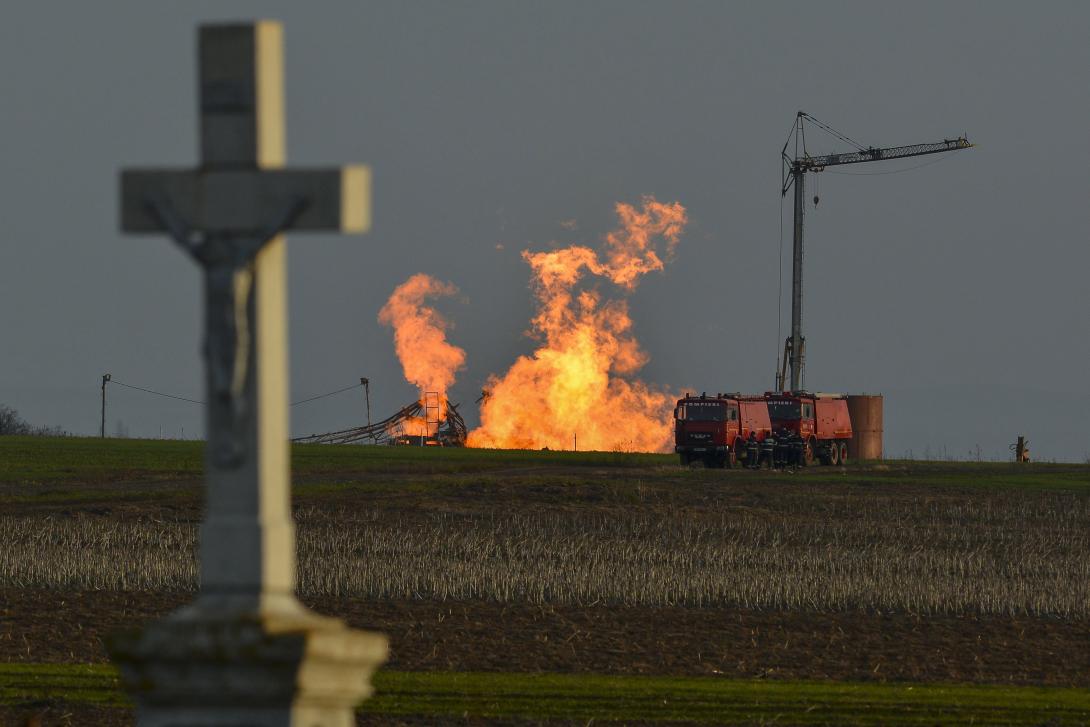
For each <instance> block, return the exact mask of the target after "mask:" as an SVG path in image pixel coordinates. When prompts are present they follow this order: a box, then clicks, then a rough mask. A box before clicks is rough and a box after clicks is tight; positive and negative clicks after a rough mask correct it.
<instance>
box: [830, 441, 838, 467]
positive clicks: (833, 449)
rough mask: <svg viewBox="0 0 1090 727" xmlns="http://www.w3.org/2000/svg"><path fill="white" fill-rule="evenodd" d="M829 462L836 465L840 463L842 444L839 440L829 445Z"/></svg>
mask: <svg viewBox="0 0 1090 727" xmlns="http://www.w3.org/2000/svg"><path fill="white" fill-rule="evenodd" d="M829 464H831V465H833V466H834V467H835V466H836V465H838V464H840V444H839V443H838V442H832V443H831V444H830V445H829Z"/></svg>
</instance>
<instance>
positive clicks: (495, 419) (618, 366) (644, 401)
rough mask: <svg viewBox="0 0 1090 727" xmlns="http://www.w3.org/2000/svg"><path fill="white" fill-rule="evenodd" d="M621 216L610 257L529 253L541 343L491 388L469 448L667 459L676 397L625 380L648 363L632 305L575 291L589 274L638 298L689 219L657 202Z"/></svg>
mask: <svg viewBox="0 0 1090 727" xmlns="http://www.w3.org/2000/svg"><path fill="white" fill-rule="evenodd" d="M616 211H617V217H618V218H619V221H620V226H619V227H618V229H616V230H614V231H612V232H610V233H609V234H607V235H606V237H605V249H604V251H603V254H602V255H599V254H598V253H596V252H595V251H593V250H591V249H590V248H588V247H584V246H581V245H574V246H572V247H567V248H563V249H559V250H553V251H550V252H537V253H531V252H530V251H528V250H527V251H524V252H523V253H522V257H523V259H524V260H526V262H528V263H529V264H530V269H531V271H532V274H533V289H534V293H535V295H536V296H537V299H538V311H537V314H536V315H535V316H534V318H533V321H532V324H533V332H534V334H535V335H536V336H537V337H539V338H540V339H541V340H542V343H541V345H540V346H539V347H538V349H537V350H536V351H534V353H533V354H532V355H529V356H520V357H519V358H518V360H516V361H515V363H514V364H513V365H512V366H511V368H510V369H508V371H507V373H505V374H504V375H503V376H502V377H499V376H492V377H491V378H490V379H489V382H488V389H489V396H488V397H487V398H485V400H484V401H483V402H482V404H481V426H480V427H478V428H477V429H475V430H473V431H472V432H470V434H469V440H468V442H467V444H468V445H469V446H471V447H506V448H525V449H531V448H533V449H537V448H541V447H549V448H552V449H569V448H572V447H574V446H575V440H576V438H577V439H578V447H579V448H580V449H597V450H635V451H661V450H666V449H668V447H669V445H670V442H671V440H672V422H671V410H672V407H673V401H674V397H672V396H671V395H670V394H669V393H667V392H664V391H658V390H655V389H652V388H651V387H649V386H647V385H646V384H644V383H643V382H641V381H639V380H630V379H627V378H622V377H624V376H631V375H632V374H634V373H635V372H636V371H638V370H639V369H640V368H641V367H642V366H643V365H644V364H645V363H647V361H648V357H647V354H646V353H644V352H643V350H642V349H641V348H640V346H639V343H638V342H637V341H636V339H635V337H634V336H633V335H632V330H631V329H632V319H631V318H630V317H629V315H628V304H627V302H626V301H625V300H624V299H623V298H622V299H619V300H605V301H603V299H602V296H601V294H600V293H599V291H597V290H595V289H590V290H583V291H576V290H575V286H576V284H577V283H578V282H579V281H580V280H581V279H582V278H583V275H584V274H585V273H587V272H589V273H590V274H592V275H596V276H598V277H602V278H605V279H607V280H609V281H611V282H613V283H614V284H616V285H617V286H618V287H619V288H620V289H621V290H622V292H624V293H626V294H627V293H630V292H631V291H633V290H634V289H635V288H636V286H637V285H638V283H639V280H640V278H641V277H642V276H643V275H645V274H647V273H649V272H651V271H654V270H662V269H663V267H664V265H665V263H664V259H669V257H670V256H671V254H672V253H673V251H674V248H675V247H676V246H677V243H678V240H679V238H680V236H681V233H682V231H683V230H684V229H685V225H686V224H687V222H688V219H687V216H686V213H685V208H684V207H682V206H681V205H680V204H679V203H677V202H674V203H672V204H663V203H661V202H658V201H656V200H655V199H653V198H651V197H645V198H644V199H643V200H642V204H641V206H640V207H639V208H636V207H634V206H632V205H629V204H625V203H618V204H617V206H616ZM660 240H661V244H662V246H663V247H664V250H663V251H662V252H661V253H660V251H659V250H658V249H657V243H658V242H659V241H660Z"/></svg>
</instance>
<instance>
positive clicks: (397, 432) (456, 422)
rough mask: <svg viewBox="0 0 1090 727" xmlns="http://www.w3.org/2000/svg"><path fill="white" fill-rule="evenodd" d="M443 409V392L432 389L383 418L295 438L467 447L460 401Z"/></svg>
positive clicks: (321, 441)
mask: <svg viewBox="0 0 1090 727" xmlns="http://www.w3.org/2000/svg"><path fill="white" fill-rule="evenodd" d="M368 409H370V406H368ZM442 409H443V407H442V405H441V403H440V398H439V394H438V393H437V392H434V391H429V392H426V393H425V394H424V397H423V398H422V399H419V400H417V401H414V402H412V403H411V404H407V405H406V406H403V407H401V408H400V409H398V410H397V412H396V413H394V414H393V415H392V416H389V417H387V418H385V419H383V420H382V421H380V422H375V423H374V424H371V423H368V424H366V425H364V426H361V427H352V428H351V429H341V430H339V431H336V432H326V433H325V434H310V435H308V436H305V437H295V438H293V439H292V440H291V441H293V442H300V443H310V444H389V445H401V446H417V447H464V446H465V443H466V432H467V430H466V423H465V421H464V420H463V419H462V415H461V414H459V413H458V405H457V404H454V403H452V402H447V405H446V413H445V415H444V414H443V411H442Z"/></svg>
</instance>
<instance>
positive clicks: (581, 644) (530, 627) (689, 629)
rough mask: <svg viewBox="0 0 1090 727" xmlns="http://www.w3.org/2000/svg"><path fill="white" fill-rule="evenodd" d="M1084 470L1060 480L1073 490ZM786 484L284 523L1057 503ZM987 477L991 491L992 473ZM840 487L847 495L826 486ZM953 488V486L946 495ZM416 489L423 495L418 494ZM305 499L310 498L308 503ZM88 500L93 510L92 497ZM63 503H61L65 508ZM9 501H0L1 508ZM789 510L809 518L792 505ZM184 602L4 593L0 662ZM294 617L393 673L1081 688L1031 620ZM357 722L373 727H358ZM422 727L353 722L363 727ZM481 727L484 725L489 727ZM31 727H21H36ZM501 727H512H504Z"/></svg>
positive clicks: (735, 483) (513, 497)
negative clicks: (335, 635)
mask: <svg viewBox="0 0 1090 727" xmlns="http://www.w3.org/2000/svg"><path fill="white" fill-rule="evenodd" d="M1087 472H1088V471H1087V470H1086V468H1079V469H1078V471H1075V472H1074V473H1073V474H1070V473H1066V471H1065V472H1059V471H1058V470H1057V472H1055V473H1053V472H1049V473H1048V476H1049V477H1054V476H1057V475H1064V476H1071V477H1075V478H1077V479H1078V480H1079V481H1080V482H1081V481H1082V480H1083V479H1086V478H1087V474H1086V473H1087ZM814 474H818V475H820V477H814V476H813V475H811V474H807V475H800V476H798V477H794V476H789V475H786V474H783V475H780V474H775V475H773V474H769V475H764V474H762V475H759V476H758V475H756V474H753V473H748V472H728V473H717V472H708V473H706V474H704V473H688V472H680V471H678V470H669V469H665V470H663V469H652V470H646V471H643V470H632V469H628V470H624V471H620V470H615V469H612V468H609V467H603V468H589V469H588V468H571V469H570V470H569V469H567V468H563V467H556V466H551V467H542V468H519V469H509V470H494V471H489V472H458V473H436V474H430V475H426V476H425V477H423V478H421V477H420V476H413V475H405V474H400V473H396V474H391V473H385V474H384V473H374V474H362V473H358V472H348V471H346V472H344V473H328V472H327V473H323V475H322V476H320V477H319V476H315V477H313V478H307V477H299V478H297V479H296V482H297V483H301V484H302V485H303V487H302V489H301V490H300V491H299V492H297V493H296V497H295V504H296V506H297V507H306V508H315V509H319V510H328V511H329V512H330V513H331V514H332V513H336V512H337V511H344V510H348V511H353V510H356V509H358V508H367V509H369V510H371V511H374V512H377V513H380V515H379V516H381V517H398V518H406V519H411V518H426V517H431V516H432V515H434V514H436V513H467V512H471V513H472V512H477V511H484V510H495V509H497V508H502V509H506V510H509V511H512V512H515V511H520V510H522V511H539V510H540V509H551V510H557V511H563V510H571V511H576V510H578V511H580V512H583V511H587V510H598V511H603V512H609V511H614V510H617V509H629V508H635V509H638V510H640V511H644V512H654V511H655V510H656V508H670V509H672V510H673V511H678V510H680V511H686V510H688V511H692V512H698V511H699V512H707V511H711V510H722V511H727V510H732V509H746V510H747V511H751V512H757V513H766V512H768V513H771V512H784V511H789V512H795V511H796V510H798V509H799V508H802V510H803V511H802V512H801V514H800V515H801V516H802V517H811V518H814V519H816V520H825V519H826V518H830V517H843V516H844V515H843V513H844V512H846V510H845V507H844V504H845V503H850V502H853V501H857V500H859V499H860V498H864V499H866V500H873V499H875V498H885V499H888V500H889V501H891V502H902V503H904V502H907V503H911V504H912V505H913V506H918V507H920V508H921V510H924V509H926V508H927V507H933V506H934V503H935V502H936V501H939V500H941V501H943V502H949V503H953V504H954V505H958V504H960V503H970V502H979V501H980V500H981V499H982V498H987V499H989V500H990V501H991V502H992V503H994V505H995V506H996V507H1008V506H1017V507H1021V506H1022V505H1023V504H1024V503H1026V502H1030V501H1034V502H1036V501H1037V500H1038V499H1041V498H1044V499H1047V500H1048V501H1049V503H1051V504H1050V507H1053V508H1057V507H1061V506H1063V505H1064V503H1065V502H1067V501H1066V500H1064V499H1063V498H1065V497H1078V498H1082V497H1085V493H1084V492H1080V494H1077V495H1074V494H1072V495H1066V494H1065V495H1057V494H1048V493H1043V494H1039V493H1036V492H1033V491H1031V490H1021V489H1007V488H997V489H994V490H984V489H981V488H978V487H976V486H973V485H972V484H971V483H969V482H966V483H965V484H963V483H962V481H961V479H962V477H963V476H964V477H966V478H967V479H968V478H969V477H971V476H972V475H971V473H969V475H966V473H963V472H961V470H960V469H952V470H951V472H949V473H948V472H945V471H941V472H936V473H928V474H929V476H934V477H939V476H941V477H943V478H945V479H946V480H954V481H947V482H945V483H944V485H943V486H942V487H941V488H935V487H932V486H930V485H929V484H927V483H926V482H925V481H921V479H922V478H918V477H916V476H914V473H913V472H910V471H905V472H901V471H899V470H897V469H896V468H893V469H889V468H887V469H884V470H875V471H873V472H871V471H867V472H859V473H857V472H854V471H852V470H848V471H847V472H846V473H841V474H836V473H833V472H832V471H827V470H820V471H818V472H816V473H814ZM1000 475H1002V473H1001V472H1000ZM834 476H836V477H838V478H839V477H841V476H842V477H843V479H835V480H834ZM955 477H956V480H955V479H954V478H955ZM422 479H423V480H424V481H426V482H427V484H426V486H421V485H419V484H418V483H419V482H420V481H421V480H422ZM308 487H309V488H310V489H308ZM100 489H101V492H100V493H99V492H98V490H100ZM73 493H75V494H73ZM9 497H10V499H9ZM0 498H2V499H3V500H7V501H8V503H9V505H10V506H9V507H7V508H6V510H5V513H4V514H5V515H15V516H18V515H48V516H51V517H70V516H77V515H79V516H84V517H85V516H94V517H101V518H106V519H116V520H127V519H130V518H170V519H183V520H193V521H196V520H198V519H199V518H200V516H201V509H202V507H201V505H202V504H201V499H202V498H201V494H200V483H199V481H193V480H184V481H183V480H179V481H175V482H154V483H133V482H129V483H118V482H109V483H103V484H101V485H95V484H90V483H87V484H83V485H79V486H76V488H75V489H74V488H73V487H71V486H64V487H60V486H58V487H57V488H56V490H55V491H54V490H53V487H51V486H45V487H44V488H43V487H42V486H38V485H22V484H10V483H8V484H4V483H0ZM799 503H805V505H800V504H799ZM192 597H193V595H192V594H189V593H184V594H182V593H138V592H110V591H96V592H72V593H63V592H57V591H50V590H31V589H13V588H7V589H5V588H0V661H5V662H15V661H21V662H65V663H86V662H101V661H104V660H106V659H107V654H106V650H105V647H104V645H103V639H104V638H105V637H106V636H107V635H108V634H109V633H111V632H112V631H115V630H118V629H120V628H132V627H134V626H139V625H141V624H142V623H144V622H146V621H147V620H149V619H153V618H156V617H159V616H161V615H162V614H165V613H166V612H168V611H171V610H173V609H174V608H177V607H178V606H180V605H181V604H183V603H185V602H186V601H188V600H190V599H191V598H192ZM308 605H310V606H311V607H313V608H314V609H316V610H317V611H319V612H322V613H326V614H332V615H336V616H340V617H342V618H344V619H345V620H346V621H347V622H348V623H349V624H351V625H353V626H356V627H360V628H367V629H373V630H377V631H381V632H383V633H385V634H387V635H388V636H389V638H390V642H391V658H390V661H389V663H388V668H391V669H398V670H454V671H522V672H538V671H545V672H569V673H570V672H587V673H603V674H658V675H724V676H727V677H732V678H766V679H807V680H837V681H912V682H932V683H934V682H939V683H942V682H946V683H991V684H1019V685H1041V686H1075V687H1081V688H1090V622H1087V621H1086V620H1080V619H1053V618H1047V617H1031V616H1024V615H1019V616H996V615H989V616H980V615H973V614H958V615H938V616H934V615H932V616H921V615H916V614H911V613H876V612H862V611H847V612H824V613H810V612H805V611H759V610H747V609H742V608H721V609H706V608H688V607H684V608H683V607H634V606H629V607H625V606H617V605H606V604H601V603H595V604H587V605H584V606H568V605H564V606H561V605H547V606H537V605H530V604H525V603H508V604H498V603H492V602H480V601H476V602H435V601H359V600H338V599H335V598H331V597H322V598H319V599H317V600H312V601H311V602H310V603H309V604H308ZM34 715H39V716H40V717H41V719H40V722H39V723H38V724H40V725H42V727H45V726H47V725H83V724H95V725H104V726H113V725H130V724H131V723H132V722H131V720H132V716H131V712H130V711H128V710H114V709H109V710H102V709H96V708H93V707H84V706H79V707H73V706H71V705H64V704H38V705H22V706H20V707H19V708H18V709H12V708H8V709H0V725H9V724H11V725H17V726H18V727H23V725H24V724H25V723H26V722H25V720H26V719H27V718H28V717H33V716H34ZM369 720H370V721H369ZM380 723H381V724H425V723H427V720H423V721H419V722H413V721H411V720H410V721H403V722H391V721H390V720H388V719H385V718H384V719H381V720H377V721H376V720H375V719H374V718H365V717H361V718H360V724H380ZM475 723H479V722H472V721H470V722H465V724H475ZM490 723H492V722H490ZM29 724H35V723H33V722H31V723H29ZM511 724H521V723H519V722H511Z"/></svg>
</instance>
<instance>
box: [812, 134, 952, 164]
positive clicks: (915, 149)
mask: <svg viewBox="0 0 1090 727" xmlns="http://www.w3.org/2000/svg"><path fill="white" fill-rule="evenodd" d="M971 146H972V144H971V143H970V142H969V140H968V139H966V138H965V137H960V138H957V139H946V140H943V141H940V142H937V143H934V144H913V145H911V146H894V147H889V148H885V149H878V148H873V147H872V148H870V149H862V150H860V151H852V152H845V153H843V154H825V155H822V156H816V157H815V156H804V157H800V158H798V159H795V160H792V161H791V166H792V168H793V169H794V170H797V171H799V172H820V171H821V170H822V169H824V168H825V167H832V166H837V165H840V164H859V163H862V162H880V161H888V160H890V159H904V158H906V157H916V156H922V155H924V154H937V153H939V152H944V151H957V150H959V149H968V148H970V147H971Z"/></svg>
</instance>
